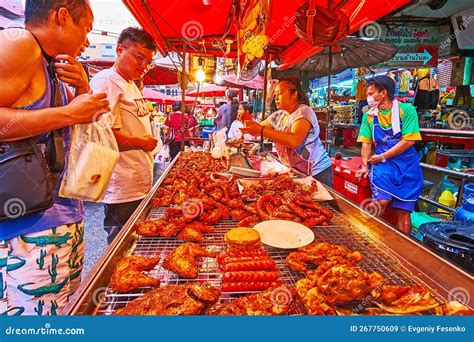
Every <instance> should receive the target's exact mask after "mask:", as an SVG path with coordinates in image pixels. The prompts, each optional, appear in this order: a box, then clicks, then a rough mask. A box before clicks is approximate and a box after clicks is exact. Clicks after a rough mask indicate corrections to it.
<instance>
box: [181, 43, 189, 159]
mask: <svg viewBox="0 0 474 342" xmlns="http://www.w3.org/2000/svg"><path fill="white" fill-rule="evenodd" d="M186 83H187V82H186V43H185V42H183V61H182V70H181V128H180V130H179V131H180V132H181V146H180V150H181V151H184V139H185V135H186V134H185V133H186V127H184V115H185V113H186V89H187V84H186Z"/></svg>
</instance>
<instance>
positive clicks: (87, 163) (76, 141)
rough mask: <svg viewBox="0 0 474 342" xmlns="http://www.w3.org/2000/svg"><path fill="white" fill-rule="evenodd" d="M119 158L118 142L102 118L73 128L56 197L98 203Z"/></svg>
mask: <svg viewBox="0 0 474 342" xmlns="http://www.w3.org/2000/svg"><path fill="white" fill-rule="evenodd" d="M119 157H120V153H119V149H118V146H117V142H116V140H115V137H114V134H113V132H112V128H111V127H110V124H109V123H108V121H107V117H106V116H105V115H104V116H102V118H101V119H100V120H99V121H96V122H93V123H91V124H79V125H74V126H73V127H72V138H71V150H70V153H69V164H68V168H67V170H66V172H65V173H64V175H63V179H62V182H61V187H60V189H59V196H61V197H68V198H76V199H79V200H83V201H92V202H100V201H101V200H102V199H103V197H104V195H105V191H106V189H107V185H108V183H109V181H110V178H111V177H112V172H113V170H114V168H115V165H116V164H117V161H118V160H119Z"/></svg>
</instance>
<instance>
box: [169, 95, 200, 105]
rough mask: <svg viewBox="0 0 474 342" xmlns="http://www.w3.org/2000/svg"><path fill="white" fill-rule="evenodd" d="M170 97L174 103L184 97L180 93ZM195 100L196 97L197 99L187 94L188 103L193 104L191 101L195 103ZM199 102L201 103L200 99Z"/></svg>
mask: <svg viewBox="0 0 474 342" xmlns="http://www.w3.org/2000/svg"><path fill="white" fill-rule="evenodd" d="M170 98H171V99H172V100H173V103H174V102H178V101H182V100H183V99H182V98H181V95H178V96H170ZM195 100H196V99H195V98H194V97H191V96H186V97H185V100H184V102H185V103H187V104H191V103H194V101H195ZM198 103H199V101H198Z"/></svg>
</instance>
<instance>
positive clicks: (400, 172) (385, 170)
mask: <svg viewBox="0 0 474 342" xmlns="http://www.w3.org/2000/svg"><path fill="white" fill-rule="evenodd" d="M395 112H396V113H394V112H393V111H392V115H397V116H398V120H400V113H399V111H398V110H396V111H395ZM392 126H393V125H392ZM401 127H402V122H401V120H400V131H399V132H398V133H397V134H395V135H394V134H393V130H392V128H389V129H384V128H382V127H381V126H380V125H379V120H378V116H377V115H376V116H374V130H373V135H372V136H373V139H374V143H375V153H376V154H378V155H380V154H382V153H384V152H387V151H388V150H389V149H391V148H392V147H393V146H395V145H396V144H397V143H398V142H399V141H400V140H402V133H401ZM370 181H371V183H372V186H374V187H375V188H377V189H379V190H382V191H384V192H387V193H389V194H390V195H392V196H393V197H395V198H397V199H399V200H401V201H407V202H409V201H416V200H418V198H419V197H420V195H421V190H422V186H423V174H422V172H421V167H420V161H419V159H418V155H417V153H416V150H415V148H414V147H413V146H411V147H410V148H409V149H407V150H406V151H405V152H403V153H401V154H399V155H397V156H395V157H392V158H389V159H387V161H386V162H385V163H382V162H381V163H378V164H376V165H373V166H372V169H371V172H370Z"/></svg>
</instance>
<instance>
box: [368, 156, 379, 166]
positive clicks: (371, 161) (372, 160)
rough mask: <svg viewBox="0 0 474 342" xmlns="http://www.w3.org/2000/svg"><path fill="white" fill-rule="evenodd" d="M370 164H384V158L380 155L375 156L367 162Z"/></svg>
mask: <svg viewBox="0 0 474 342" xmlns="http://www.w3.org/2000/svg"><path fill="white" fill-rule="evenodd" d="M367 162H368V163H370V164H372V165H375V164H378V163H381V162H382V157H381V156H379V155H378V154H374V155H373V156H370V158H369V159H368V160H367Z"/></svg>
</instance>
